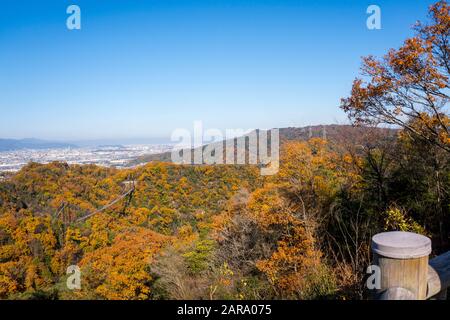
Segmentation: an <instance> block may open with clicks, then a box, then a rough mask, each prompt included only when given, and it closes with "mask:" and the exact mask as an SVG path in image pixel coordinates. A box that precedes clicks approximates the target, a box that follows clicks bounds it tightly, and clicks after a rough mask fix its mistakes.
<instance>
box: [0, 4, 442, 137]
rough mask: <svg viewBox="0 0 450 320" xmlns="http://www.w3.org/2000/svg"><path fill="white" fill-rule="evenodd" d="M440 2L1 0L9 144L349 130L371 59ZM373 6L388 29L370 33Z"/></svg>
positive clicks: (0, 121) (2, 121)
mask: <svg viewBox="0 0 450 320" xmlns="http://www.w3.org/2000/svg"><path fill="white" fill-rule="evenodd" d="M432 2H433V1H425V0H414V1H407V0H395V1H394V0H389V1H385V0H373V1H365V0H341V1H337V0H336V1H330V0H308V1H306V0H297V1H285V0H260V1H256V0H254V1H244V0H242V1H238V0H228V1H220V0H215V1H212V0H197V1H190V0H153V1H151V0H149V1H137V0H120V1H119V0H108V1H100V0H95V1H94V0H72V1H64V0H53V1H48V0H39V1H37V0H36V1H17V0H2V1H1V2H0V115H1V116H0V138H24V137H36V138H44V139H57V140H66V139H69V140H71V139H105V138H134V137H163V136H168V135H170V133H171V132H172V130H174V129H175V128H187V129H191V128H192V122H193V121H194V120H202V121H203V122H204V125H205V126H206V127H208V128H219V129H224V128H244V129H247V128H270V127H286V126H303V125H309V124H329V123H336V122H338V123H344V122H346V121H347V120H346V116H345V115H344V114H343V113H342V111H340V110H339V108H338V105H339V100H340V98H341V97H343V96H346V95H348V92H349V90H350V87H351V83H352V80H353V79H354V77H355V76H356V75H357V73H358V70H359V66H360V57H361V56H364V55H368V54H375V55H380V54H383V53H384V52H386V50H387V49H388V48H390V47H398V46H399V45H400V44H401V43H402V41H403V40H404V39H405V38H406V37H408V36H410V35H411V34H412V31H411V29H410V27H411V25H412V24H414V23H415V21H416V20H418V19H424V18H425V17H426V12H427V8H428V6H429V5H430V4H431V3H432ZM70 4H77V5H79V6H80V8H81V19H82V29H81V30H75V31H69V30H68V29H67V28H66V18H67V17H68V15H67V14H66V8H67V6H68V5H70ZM370 4H377V5H379V6H380V7H381V10H382V30H372V31H370V30H368V29H367V28H366V19H367V17H368V15H367V14H366V9H367V7H368V6H369V5H370Z"/></svg>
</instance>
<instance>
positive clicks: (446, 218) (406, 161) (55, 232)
mask: <svg viewBox="0 0 450 320" xmlns="http://www.w3.org/2000/svg"><path fill="white" fill-rule="evenodd" d="M414 32H415V34H414V36H413V37H411V38H409V39H406V40H405V42H404V43H403V44H402V45H401V46H400V47H399V48H396V49H391V50H390V51H389V52H387V53H386V55H385V56H382V57H374V56H369V57H366V58H364V59H363V61H362V68H361V69H362V70H361V74H360V75H355V76H358V77H357V78H356V79H355V81H354V82H353V85H351V84H349V89H351V90H350V93H349V96H348V97H344V98H343V99H342V101H341V108H342V109H343V110H344V111H345V112H346V113H347V114H348V116H349V118H350V120H351V121H352V124H353V126H332V127H330V130H331V131H329V132H331V134H329V135H327V138H326V139H325V138H322V137H312V138H309V137H304V136H302V135H299V134H297V133H298V131H296V130H295V129H294V128H289V129H282V130H280V133H281V144H280V169H279V172H278V173H277V174H276V175H273V176H261V175H260V171H259V168H258V167H257V166H255V165H176V164H171V163H170V162H164V161H152V162H149V163H147V164H145V165H143V166H138V167H135V168H130V169H114V168H104V167H98V166H94V165H68V164H66V163H61V162H53V163H50V164H38V163H29V164H28V165H26V166H25V167H24V168H23V169H22V170H20V171H19V172H17V173H15V174H12V175H10V176H8V177H6V178H4V179H2V180H1V181H0V299H144V300H145V299H365V298H367V292H366V289H365V287H364V281H363V280H364V277H365V276H366V273H365V271H366V268H367V266H369V265H370V264H371V263H370V261H371V253H370V239H371V237H372V235H374V234H375V233H378V232H382V231H391V230H401V231H413V232H416V233H420V234H424V235H427V236H428V237H430V238H431V239H432V241H433V250H434V252H433V254H440V253H442V252H446V251H449V250H450V193H449V190H450V133H449V126H450V117H449V110H448V101H449V98H450V96H449V95H450V91H449V89H450V87H449V86H450V82H449V77H450V47H449V42H448V41H449V33H450V6H449V4H448V3H447V2H446V1H440V2H437V3H436V4H435V5H433V6H432V7H430V9H429V19H428V20H427V21H424V22H421V23H418V24H416V26H415V27H414ZM350 87H351V88H350ZM387 127H388V128H389V129H387ZM116 200H117V201H116ZM70 265H77V266H79V268H80V270H81V274H82V286H81V289H80V290H70V289H68V288H67V286H66V281H67V277H68V275H67V274H66V270H67V267H68V266H70Z"/></svg>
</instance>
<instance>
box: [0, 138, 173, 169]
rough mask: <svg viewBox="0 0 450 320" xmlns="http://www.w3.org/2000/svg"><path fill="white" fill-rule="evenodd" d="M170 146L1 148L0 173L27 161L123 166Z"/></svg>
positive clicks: (164, 150) (19, 167) (160, 151)
mask: <svg viewBox="0 0 450 320" xmlns="http://www.w3.org/2000/svg"><path fill="white" fill-rule="evenodd" d="M171 149H172V146H171V145H163V144H161V145H159V144H158V145H125V146H101V147H89V148H63V149H40V150H35V149H22V150H14V151H3V152H0V172H16V171H19V170H20V169H21V168H22V167H23V166H25V165H26V164H28V163H30V162H38V163H50V162H53V161H60V162H67V163H68V164H96V165H99V166H105V167H116V168H125V167H128V163H129V162H130V161H131V160H134V159H136V158H137V157H140V156H143V155H148V154H156V153H162V152H166V151H170V150H171Z"/></svg>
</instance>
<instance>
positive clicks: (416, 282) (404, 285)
mask: <svg viewBox="0 0 450 320" xmlns="http://www.w3.org/2000/svg"><path fill="white" fill-rule="evenodd" d="M372 251H373V265H374V266H376V267H378V268H377V270H378V271H379V275H378V276H380V279H379V281H378V284H379V287H378V288H376V290H375V295H374V297H375V299H378V300H425V299H446V293H447V289H448V288H449V287H450V252H447V253H445V254H442V255H440V256H438V257H435V258H433V259H431V260H429V255H430V253H431V240H430V239H429V238H427V237H425V236H422V235H419V234H415V233H410V232H400V231H395V232H385V233H380V234H377V235H375V236H374V237H373V238H372ZM373 269H375V268H373ZM374 276H377V274H374Z"/></svg>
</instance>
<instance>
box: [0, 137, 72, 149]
mask: <svg viewBox="0 0 450 320" xmlns="http://www.w3.org/2000/svg"><path fill="white" fill-rule="evenodd" d="M76 147H77V146H76V145H74V144H70V143H63V142H55V141H46V140H40V139H0V151H14V150H23V149H59V148H76Z"/></svg>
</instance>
